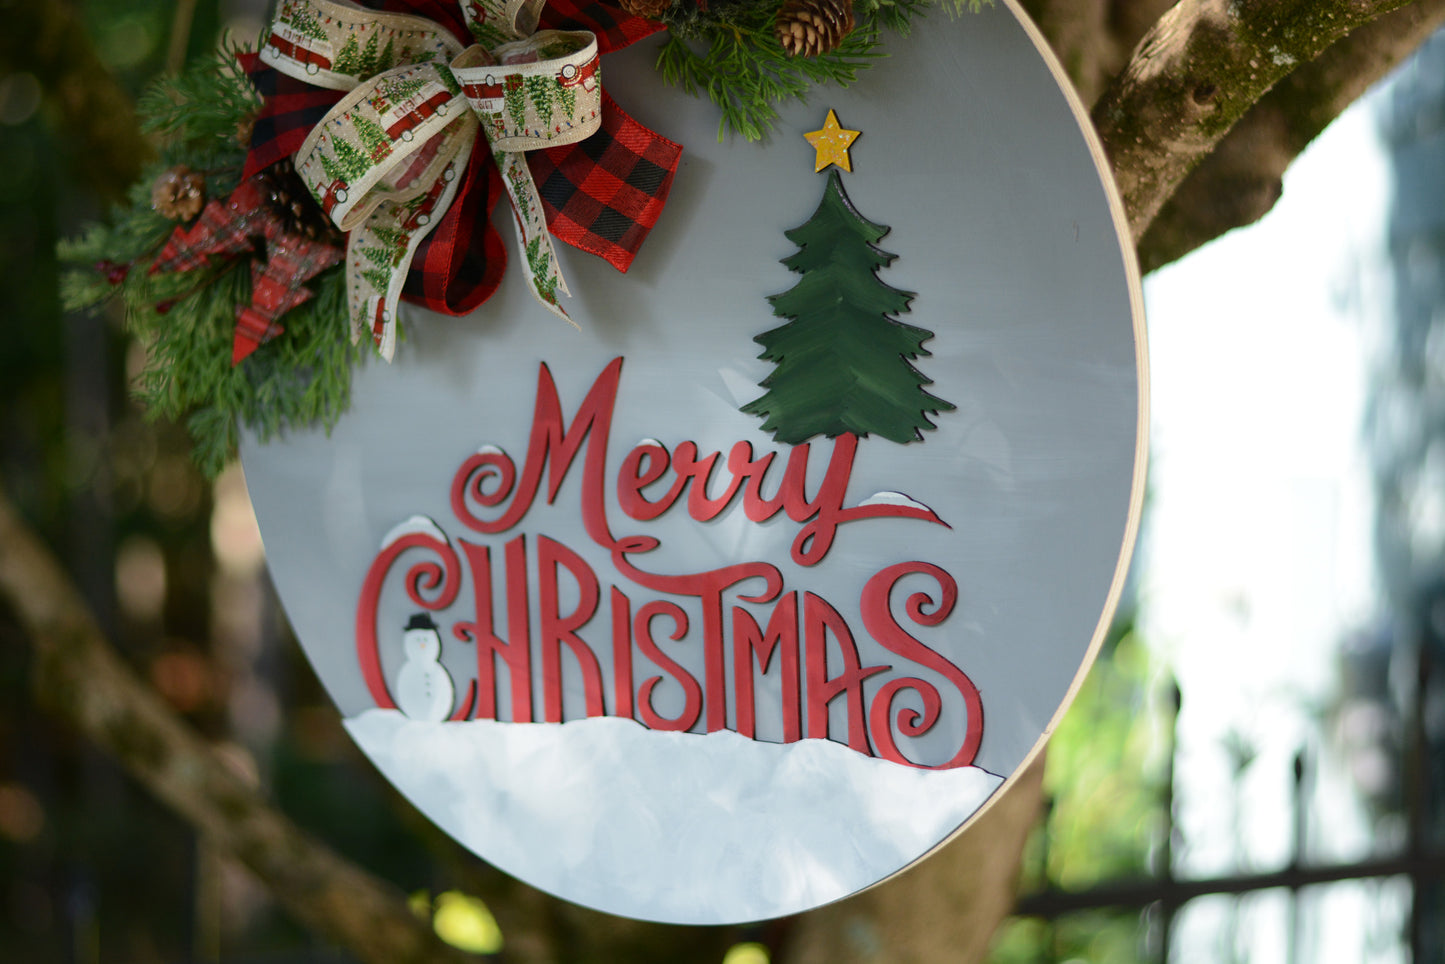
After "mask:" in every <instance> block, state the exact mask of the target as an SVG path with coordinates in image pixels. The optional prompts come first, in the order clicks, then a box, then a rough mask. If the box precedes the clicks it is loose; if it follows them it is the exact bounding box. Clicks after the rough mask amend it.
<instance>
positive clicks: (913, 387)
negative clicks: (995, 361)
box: [742, 168, 953, 445]
mask: <svg viewBox="0 0 1445 964" xmlns="http://www.w3.org/2000/svg"><path fill="white" fill-rule="evenodd" d="M888 230H889V229H888V228H887V227H884V226H882V225H878V224H873V223H872V222H870V221H868V220H867V219H865V218H864V217H863V216H862V215H860V214H859V213H858V211H857V210H856V209H855V208H854V207H853V204H852V202H851V201H849V200H848V195H847V194H846V193H845V192H844V191H843V184H842V181H841V180H840V179H839V177H838V171H837V169H836V168H835V169H833V170H832V171H830V172H829V175H828V184H827V187H826V188H825V189H824V192H823V200H822V202H821V203H819V205H818V210H817V211H815V212H814V213H813V216H812V217H811V218H809V219H808V221H807V222H806V223H805V224H803V225H801V226H799V227H796V228H794V229H792V230H791V231H787V232H785V233H786V235H787V238H788V240H789V241H792V242H793V243H794V244H796V245H797V246H798V249H799V250H798V253H797V254H794V255H792V256H791V257H788V258H785V259H784V260H783V264H785V265H787V266H788V267H789V268H790V269H792V270H793V271H796V272H798V273H799V274H800V275H802V278H801V279H799V281H798V283H797V284H796V285H794V286H793V287H792V288H791V289H789V290H788V291H785V292H783V293H782V294H780V295H773V296H771V297H770V298H768V301H769V302H770V303H771V304H772V306H773V313H774V314H775V315H777V316H779V317H780V318H788V319H790V320H789V321H788V323H787V324H785V325H782V326H781V327H778V328H774V329H772V330H771V331H767V332H764V333H763V334H761V335H759V336H757V338H755V339H754V340H755V341H756V342H758V344H760V345H762V346H763V349H764V350H763V353H762V354H761V355H760V356H759V357H760V358H764V359H766V360H768V361H770V362H773V364H774V365H776V366H777V367H776V368H774V370H773V372H772V374H771V375H769V376H768V377H767V378H765V379H763V381H762V382H761V387H763V388H765V389H767V392H766V393H765V394H763V395H762V396H761V397H759V398H756V399H754V400H753V401H751V402H749V403H748V404H746V405H744V406H743V407H742V410H743V411H744V412H747V413H748V414H750V415H759V416H762V417H764V418H765V419H766V421H764V422H763V430H764V431H767V432H772V433H773V437H774V438H775V439H777V440H778V441H779V442H783V443H787V444H790V445H797V444H799V443H801V442H804V441H806V440H807V439H810V438H812V437H813V436H815V435H826V436H828V437H830V438H831V437H835V436H838V435H842V434H844V433H850V432H851V433H852V434H854V435H858V436H860V437H861V436H866V435H870V434H876V435H881V436H882V437H883V438H886V439H889V440H891V441H894V442H898V443H905V442H912V441H916V440H918V439H921V438H922V437H923V435H922V430H923V429H929V428H933V423H932V422H931V421H929V419H928V416H929V415H933V414H937V413H939V412H945V411H949V410H950V409H952V408H953V405H951V404H949V403H948V402H945V401H943V400H942V399H940V398H936V397H934V396H933V395H930V394H929V393H928V392H926V391H924V388H923V386H925V385H931V384H932V381H931V380H930V379H928V378H927V377H925V376H924V375H923V374H922V373H921V372H919V371H918V369H916V368H914V367H913V364H912V362H913V360H914V359H916V358H918V357H920V356H924V355H927V354H928V352H927V351H926V350H925V349H924V348H923V343H924V342H925V341H927V340H928V339H930V338H932V337H933V333H932V332H930V331H927V330H925V329H923V328H916V327H914V326H913V325H905V324H903V323H902V322H900V321H898V320H897V319H896V318H894V317H892V316H893V315H897V314H902V313H903V312H905V311H907V310H908V303H909V302H910V301H911V300H912V299H913V294H912V293H911V292H907V291H899V290H898V289H896V288H890V287H889V286H888V285H886V284H884V283H883V282H882V281H881V280H879V278H878V275H877V272H878V269H879V268H882V267H886V266H887V265H888V264H890V263H891V262H892V261H893V259H894V258H895V257H896V255H892V254H889V253H888V252H886V251H882V250H880V249H878V248H877V247H875V246H874V245H875V243H876V242H877V241H878V240H880V239H881V238H882V237H883V236H884V235H885V234H887V233H888Z"/></svg>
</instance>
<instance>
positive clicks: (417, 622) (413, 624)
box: [404, 613, 437, 633]
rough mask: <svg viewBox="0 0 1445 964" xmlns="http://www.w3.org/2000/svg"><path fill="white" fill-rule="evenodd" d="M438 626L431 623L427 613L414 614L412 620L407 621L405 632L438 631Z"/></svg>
mask: <svg viewBox="0 0 1445 964" xmlns="http://www.w3.org/2000/svg"><path fill="white" fill-rule="evenodd" d="M436 628H437V624H436V623H434V622H432V621H431V617H430V616H428V615H427V614H426V613H412V616H411V619H409V620H407V624H406V629H405V630H404V632H408V633H409V632H411V631H412V630H413V629H436Z"/></svg>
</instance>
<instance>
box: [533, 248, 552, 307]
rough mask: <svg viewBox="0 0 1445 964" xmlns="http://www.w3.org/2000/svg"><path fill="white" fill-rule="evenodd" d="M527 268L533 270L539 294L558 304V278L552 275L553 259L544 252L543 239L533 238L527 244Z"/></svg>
mask: <svg viewBox="0 0 1445 964" xmlns="http://www.w3.org/2000/svg"><path fill="white" fill-rule="evenodd" d="M526 255H527V266H528V267H529V268H531V269H532V278H533V279H534V280H535V281H536V287H537V294H539V295H541V296H542V298H543V299H545V300H546V301H548V302H550V303H551V304H554V305H555V304H556V303H557V278H556V276H555V275H553V274H552V273H551V269H552V259H551V257H549V256H548V254H547V252H546V251H543V250H542V239H541V238H533V239H532V240H531V241H528V242H527V250H526Z"/></svg>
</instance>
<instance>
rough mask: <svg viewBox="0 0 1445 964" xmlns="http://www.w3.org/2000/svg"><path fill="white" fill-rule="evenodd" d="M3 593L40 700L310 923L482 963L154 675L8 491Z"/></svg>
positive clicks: (401, 948) (329, 931) (417, 952)
mask: <svg viewBox="0 0 1445 964" xmlns="http://www.w3.org/2000/svg"><path fill="white" fill-rule="evenodd" d="M0 598H3V599H5V600H7V601H8V602H9V604H10V606H11V607H12V609H13V611H14V612H15V615H16V616H17V617H18V619H19V621H20V624H21V626H22V627H23V628H24V629H25V631H26V633H27V635H28V637H29V640H30V643H31V646H32V649H33V656H34V658H33V674H32V687H33V690H34V693H35V697H36V701H37V702H38V703H39V704H41V705H42V706H44V707H45V708H46V709H48V710H50V711H51V712H52V713H54V714H55V715H57V716H58V717H60V718H62V719H64V720H65V721H67V722H68V723H69V724H71V725H72V726H74V727H75V728H76V729H77V730H79V731H80V733H81V734H82V735H84V736H85V737H86V738H87V739H89V740H90V741H91V742H93V743H94V744H96V745H97V746H99V747H100V748H101V749H103V750H105V751H106V752H107V753H109V754H110V755H111V756H112V757H113V758H114V759H115V760H116V761H117V762H118V763H120V764H121V765H122V766H123V767H124V768H125V769H126V770H127V771H128V772H129V773H130V774H131V776H132V777H134V778H135V779H136V780H137V781H138V782H140V783H141V784H142V785H143V786H145V787H146V789H148V790H149V791H150V792H151V793H153V794H154V795H155V796H156V797H158V798H159V799H160V800H161V801H163V802H164V803H165V804H166V805H167V806H169V807H171V808H172V809H173V810H175V812H176V813H178V814H180V815H181V816H182V817H183V818H185V819H186V820H187V821H189V822H190V823H191V824H192V825H193V826H195V827H196V829H197V830H198V831H200V832H201V833H202V834H204V835H205V836H206V838H207V840H208V841H209V842H211V843H213V844H214V845H215V846H217V847H218V848H220V849H221V850H222V851H224V852H226V853H228V854H230V855H231V856H233V857H235V858H236V859H238V860H239V861H241V862H242V863H243V864H245V865H246V866H247V867H249V868H250V869H251V870H252V871H253V872H254V873H255V874H256V875H257V876H258V877H260V878H261V880H262V881H263V882H264V883H265V885H266V886H267V888H268V889H270V891H271V893H272V894H273V895H275V897H276V899H277V900H278V901H279V902H280V903H281V904H282V905H283V906H285V907H286V908H287V909H288V910H289V911H290V912H291V913H292V914H293V915H294V916H295V917H296V919H297V920H298V921H300V922H301V923H302V924H304V925H305V926H306V927H308V928H310V929H311V930H312V931H314V932H315V933H317V934H320V935H323V936H325V937H327V938H329V939H331V940H333V941H336V942H337V943H339V944H342V945H344V946H345V947H347V948H348V949H349V950H350V951H351V952H352V953H353V954H355V955H356V956H357V957H358V958H359V959H360V960H362V961H366V962H369V964H403V962H407V964H411V962H414V964H448V962H455V964H462V962H464V961H473V960H475V958H474V957H472V956H471V955H468V954H463V953H461V952H460V951H458V950H456V949H455V948H453V947H451V946H450V945H448V944H445V943H444V942H442V941H441V940H440V939H438V938H437V937H436V935H435V934H434V933H433V932H432V930H431V928H430V926H428V924H427V922H425V921H422V920H419V919H418V918H417V917H415V916H414V915H413V914H412V913H411V912H410V910H408V909H407V903H406V897H405V895H404V894H402V893H401V891H399V890H397V889H396V888H395V887H392V886H391V885H389V884H385V883H383V882H381V881H380V880H378V879H376V878H375V877H372V876H371V875H370V874H368V873H366V872H365V871H363V870H361V869H359V868H357V867H355V866H353V865H351V864H350V863H348V862H347V861H345V860H343V859H341V858H340V857H338V856H337V855H336V854H335V853H333V852H332V851H331V850H329V849H328V848H326V847H325V846H323V845H321V844H320V843H318V842H317V841H316V840H315V839H314V838H312V837H311V836H310V835H308V834H306V833H305V832H303V831H302V830H300V829H299V828H297V827H296V826H295V825H294V824H293V823H291V821H289V820H287V819H286V818H285V817H284V816H283V815H282V814H281V813H280V812H279V811H277V810H276V809H275V808H274V807H273V806H271V804H270V803H269V802H268V801H266V800H265V799H264V798H263V797H262V796H261V794H260V793H259V792H258V791H257V790H256V789H255V788H254V787H252V786H251V785H250V783H249V782H248V781H247V780H246V779H245V778H244V777H243V776H242V775H240V774H239V773H237V772H236V771H234V770H233V769H232V768H231V767H229V766H228V765H227V764H226V763H225V762H224V760H223V758H222V757H221V756H220V755H218V754H217V753H216V752H215V751H214V750H213V749H212V748H211V747H210V746H209V745H208V744H206V742H205V741H204V740H202V739H201V738H200V737H199V736H198V735H197V734H196V733H195V732H194V731H193V730H191V729H190V728H189V727H188V726H186V724H185V723H183V722H182V721H181V720H180V719H179V718H178V717H177V716H176V714H175V713H174V712H173V711H172V710H171V709H170V708H169V707H168V706H166V704H165V703H164V702H163V701H162V700H161V698H160V697H159V695H158V694H157V693H156V692H155V691H154V690H153V689H151V688H150V687H149V686H147V685H145V684H144V683H142V682H141V681H140V680H139V679H138V678H137V677H136V675H135V673H134V672H132V671H131V669H130V667H129V666H127V665H125V663H123V662H122V661H121V659H120V658H119V656H117V655H116V653H115V652H114V650H113V649H111V647H110V646H109V645H108V644H107V642H106V640H105V638H104V637H103V636H102V635H101V632H100V630H99V628H98V627H97V626H96V623H95V620H94V618H93V617H92V616H91V614H90V612H89V610H88V608H87V607H86V605H85V601H84V600H83V599H82V598H81V597H80V594H79V593H78V592H77V590H76V589H75V587H74V586H73V585H72V584H71V582H70V580H69V579H68V578H67V577H66V576H65V574H64V572H63V571H62V570H61V568H60V566H59V564H58V563H57V562H56V560H55V558H54V556H53V555H52V554H51V553H50V551H49V550H48V549H47V548H46V547H45V546H44V545H43V544H42V543H41V542H40V540H39V538H37V537H36V535H35V534H34V532H33V531H31V530H30V528H29V527H27V526H26V525H24V523H22V522H21V520H20V519H19V518H18V516H17V515H16V513H15V510H14V508H13V507H12V506H11V504H10V502H9V500H8V498H6V497H5V496H4V495H3V494H0Z"/></svg>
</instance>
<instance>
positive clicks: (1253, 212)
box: [1139, 0, 1445, 272]
mask: <svg viewBox="0 0 1445 964" xmlns="http://www.w3.org/2000/svg"><path fill="white" fill-rule="evenodd" d="M1442 24H1445V0H1416V2H1414V3H1412V4H1410V5H1409V6H1406V7H1401V8H1400V9H1398V10H1395V11H1393V12H1391V13H1387V14H1385V15H1383V16H1381V17H1379V18H1378V19H1376V20H1374V21H1373V22H1371V23H1368V24H1366V25H1364V26H1362V27H1360V28H1359V29H1358V30H1356V31H1355V32H1354V33H1352V34H1350V35H1349V36H1348V37H1345V38H1344V39H1343V40H1341V41H1340V42H1339V43H1337V44H1335V45H1334V46H1333V47H1331V48H1329V49H1328V50H1326V51H1325V52H1324V53H1323V54H1321V55H1320V56H1319V57H1318V58H1317V59H1316V60H1314V61H1311V62H1310V63H1308V64H1305V65H1303V66H1301V67H1300V68H1299V69H1298V70H1296V71H1295V72H1294V73H1292V74H1290V75H1289V76H1288V77H1285V78H1284V79H1283V80H1281V81H1280V82H1279V83H1278V84H1277V85H1276V86H1275V87H1274V89H1273V90H1271V91H1270V92H1269V93H1268V94H1266V95H1265V96H1264V97H1263V98H1262V99H1261V100H1260V101H1259V103H1258V104H1256V105H1255V106H1254V107H1253V108H1252V109H1251V110H1250V111H1249V112H1248V113H1247V114H1245V115H1244V117H1243V118H1241V120H1240V121H1239V123H1238V124H1236V125H1235V126H1234V128H1233V129H1232V130H1231V131H1230V132H1229V133H1228V134H1227V135H1225V136H1224V138H1223V139H1222V140H1221V141H1220V142H1219V144H1218V146H1217V147H1216V148H1215V149H1214V151H1213V152H1211V153H1210V154H1209V155H1208V156H1207V157H1206V158H1205V159H1204V160H1203V161H1201V162H1200V164H1199V166H1198V167H1197V168H1195V169H1194V170H1193V171H1192V172H1191V173H1190V174H1189V176H1188V177H1186V178H1185V179H1184V181H1183V182H1182V183H1181V184H1180V185H1179V188H1178V189H1177V190H1176V191H1175V192H1174V194H1173V196H1172V197H1170V199H1169V201H1168V203H1166V204H1165V205H1164V206H1163V208H1162V209H1161V210H1160V212H1159V214H1158V216H1157V217H1156V218H1155V219H1154V221H1153V222H1152V223H1151V224H1150V225H1149V228H1148V229H1147V230H1146V231H1145V232H1144V235H1143V237H1142V238H1141V239H1140V240H1139V262H1140V266H1141V267H1142V268H1143V270H1144V271H1146V272H1147V271H1153V270H1154V269H1155V268H1158V267H1160V266H1162V265H1165V264H1168V263H1169V262H1171V261H1175V260H1178V259H1179V258H1182V257H1184V255H1186V254H1188V253H1189V252H1190V251H1193V250H1194V249H1195V248H1197V247H1199V246H1200V245H1201V244H1204V243H1206V242H1207V241H1210V240H1212V239H1213V238H1217V237H1219V236H1220V235H1221V234H1224V233H1225V232H1226V231H1230V230H1232V229H1234V228H1238V227H1243V226H1244V225H1246V224H1252V223H1253V222H1255V221H1257V220H1258V219H1259V218H1261V217H1263V216H1264V215H1265V214H1266V213H1267V212H1268V211H1269V209H1270V208H1272V207H1273V206H1274V203H1275V201H1276V200H1278V199H1279V196H1280V193H1281V192H1282V190H1283V178H1284V172H1285V169H1286V168H1287V167H1289V165H1290V164H1291V163H1292V162H1293V161H1294V159H1295V157H1296V156H1298V155H1299V153H1300V152H1301V151H1303V150H1304V149H1305V147H1306V146H1307V145H1308V144H1309V143H1310V141H1312V140H1314V139H1315V137H1317V136H1318V135H1319V134H1320V132H1321V131H1323V130H1324V129H1325V128H1326V127H1327V126H1329V124H1330V122H1331V121H1333V120H1334V119H1335V118H1336V117H1338V116H1339V115H1340V113H1341V112H1342V111H1344V109H1345V108H1346V107H1348V106H1349V105H1350V104H1352V103H1354V101H1355V100H1356V99H1357V98H1359V97H1360V96H1361V95H1362V94H1364V93H1365V91H1366V90H1368V89H1369V88H1370V86H1372V85H1373V84H1375V83H1376V82H1378V81H1379V80H1380V79H1381V78H1383V77H1384V76H1385V75H1386V74H1387V73H1389V72H1390V70H1392V69H1393V68H1394V67H1396V66H1397V65H1398V64H1399V63H1400V62H1401V61H1403V60H1404V59H1405V58H1406V57H1408V56H1409V55H1410V54H1411V53H1413V52H1414V50H1415V49H1416V48H1417V47H1419V46H1420V44H1422V43H1424V42H1425V40H1426V39H1428V38H1429V36H1430V35H1431V34H1433V33H1434V32H1435V31H1436V30H1438V29H1439V28H1440V27H1441V25H1442Z"/></svg>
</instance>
